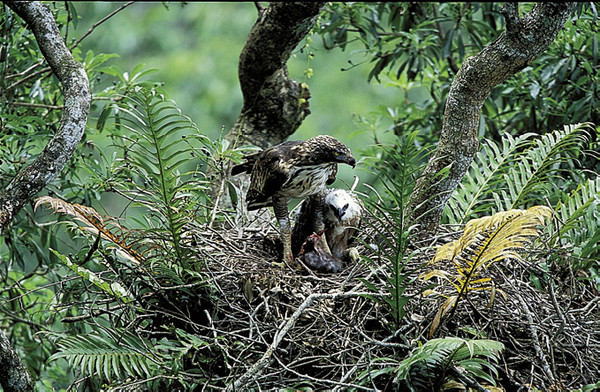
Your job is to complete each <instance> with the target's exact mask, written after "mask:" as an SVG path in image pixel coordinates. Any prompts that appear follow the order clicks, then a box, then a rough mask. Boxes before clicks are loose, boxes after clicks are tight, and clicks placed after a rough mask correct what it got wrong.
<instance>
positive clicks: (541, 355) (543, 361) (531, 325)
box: [515, 293, 556, 385]
mask: <svg viewBox="0 0 600 392" xmlns="http://www.w3.org/2000/svg"><path fill="white" fill-rule="evenodd" d="M515 295H516V297H517V298H518V299H519V301H520V302H521V306H522V309H523V311H524V312H525V317H527V322H528V323H529V330H530V331H531V338H532V343H533V348H534V349H535V353H536V354H537V356H538V359H539V360H540V362H541V365H542V370H543V371H544V373H545V374H546V376H547V377H548V379H549V380H550V382H551V383H552V384H553V385H554V384H556V382H555V380H554V375H553V374H552V371H551V370H550V365H548V361H547V360H546V356H545V355H544V352H543V351H542V348H541V346H540V341H539V339H538V333H537V326H536V324H535V322H534V321H533V316H532V315H531V312H530V311H529V307H528V306H527V303H526V302H525V300H524V299H523V297H521V296H520V295H519V294H518V293H515Z"/></svg>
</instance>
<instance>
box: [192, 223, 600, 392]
mask: <svg viewBox="0 0 600 392" xmlns="http://www.w3.org/2000/svg"><path fill="white" fill-rule="evenodd" d="M447 232H448V233H447V234H449V235H452V234H453V233H452V230H451V229H449V228H447ZM360 235H361V237H362V238H361V239H362V241H361V243H363V244H368V243H369V242H372V241H373V240H372V238H369V237H370V233H368V232H367V231H363V232H362V233H361V234H360ZM446 237H447V236H446ZM201 238H203V242H204V246H205V248H204V249H206V248H207V247H210V248H211V250H210V252H206V254H205V255H203V257H208V258H209V260H208V262H207V272H208V274H209V276H210V278H211V280H212V283H213V284H214V287H215V289H216V292H215V293H214V295H213V305H214V308H213V310H212V311H211V312H210V313H211V316H208V313H209V312H208V311H206V312H205V313H207V318H208V322H207V326H206V328H205V331H204V333H203V334H201V335H203V336H202V338H203V339H206V340H207V341H208V342H211V343H212V345H211V347H212V348H211V350H214V347H218V348H219V349H218V352H214V351H213V352H211V355H212V356H213V357H215V358H217V359H216V360H214V361H213V362H212V363H211V364H210V365H209V367H210V369H209V370H210V374H212V375H213V376H212V378H211V379H210V380H208V382H207V383H206V388H208V389H217V390H218V389H225V386H228V390H248V389H251V390H271V389H279V388H295V389H299V388H304V389H305V390H311V389H312V390H348V389H355V390H359V391H360V390H377V389H380V390H393V389H394V388H397V386H396V385H395V384H394V383H393V381H394V376H395V375H394V373H393V372H390V374H389V375H388V376H386V375H385V374H383V373H382V374H381V375H379V376H378V377H375V375H377V373H376V372H377V371H378V370H384V369H390V368H394V367H395V366H397V364H398V362H399V361H401V360H402V359H403V358H405V357H407V356H408V355H410V353H411V350H413V349H414V348H415V347H417V345H418V342H425V341H426V340H427V335H428V332H429V328H430V325H431V323H432V320H433V318H434V315H435V313H436V312H437V310H438V309H439V307H440V306H441V303H442V302H443V298H441V297H436V298H429V297H423V296H422V295H421V294H422V292H423V289H424V286H425V283H423V282H422V281H421V280H420V279H418V278H417V276H418V274H419V273H421V272H423V271H424V268H426V267H423V266H424V265H425V264H426V261H427V260H428V259H430V258H431V256H432V255H433V251H430V252H428V253H425V254H422V255H421V256H419V257H416V258H414V259H413V260H411V262H410V263H409V265H407V266H406V267H405V271H409V273H414V274H415V275H413V276H409V279H410V280H411V281H412V283H411V284H409V285H408V286H407V290H406V291H405V293H404V295H405V296H407V297H409V298H410V299H409V302H408V304H407V306H406V309H407V314H406V315H405V316H404V317H403V318H402V319H401V320H400V322H399V323H395V322H394V320H393V318H392V317H391V316H390V313H389V311H388V310H387V309H386V308H385V307H384V306H383V305H382V304H381V303H380V302H378V301H374V300H373V297H372V296H376V293H375V292H373V291H372V290H369V289H368V288H367V286H366V285H365V284H364V283H363V282H364V281H367V282H371V283H372V284H374V285H375V287H376V288H377V289H378V290H379V292H380V293H385V292H386V290H387V289H386V287H385V283H384V282H385V279H386V278H387V277H388V272H387V270H386V268H385V267H384V266H376V265H370V264H368V263H367V262H364V261H359V262H355V263H347V264H346V265H345V268H344V269H343V271H342V272H340V273H337V274H326V273H316V272H313V271H311V270H309V269H300V270H298V269H293V268H290V267H288V266H286V265H284V264H281V263H280V262H281V255H280V250H278V248H279V247H280V243H279V242H278V235H277V231H276V230H274V228H273V227H272V226H266V228H264V229H259V228H236V229H234V230H230V231H224V230H218V231H213V232H211V233H203V234H202V236H201ZM446 240H447V239H446ZM442 241H443V240H442ZM358 250H359V253H360V254H362V255H370V256H371V257H373V259H374V260H376V261H377V259H376V257H375V256H374V254H373V251H372V250H371V249H370V248H369V247H368V246H365V245H360V246H358ZM538 256H539V257H543V255H538ZM410 271H413V272H410ZM489 273H490V275H491V277H492V279H493V280H494V282H495V283H496V285H497V287H498V288H499V289H501V290H502V291H503V292H504V293H505V294H506V299H504V298H503V297H502V296H500V295H498V296H497V297H496V299H495V301H494V302H493V304H492V306H491V307H487V305H488V303H489V294H485V293H482V294H474V295H471V296H469V297H468V300H467V301H463V303H462V304H461V306H460V307H459V308H458V309H457V312H456V313H455V314H454V316H453V317H452V318H451V319H449V320H447V322H445V323H443V324H442V326H440V328H439V329H438V330H437V332H436V336H437V337H443V336H461V337H468V338H482V337H485V338H488V339H494V340H497V341H500V342H502V343H503V344H504V345H505V350H504V351H503V353H502V355H501V361H500V363H499V365H498V370H499V380H498V382H499V385H498V386H499V387H502V388H503V389H504V390H510V391H526V390H532V389H533V388H538V389H541V390H548V391H550V390H556V391H561V390H571V389H574V388H580V387H582V386H584V385H588V384H591V383H594V382H597V381H598V380H599V379H600V316H599V312H598V308H599V302H600V297H598V292H597V291H596V289H595V288H594V285H593V283H592V282H590V281H589V280H585V279H581V277H578V276H574V275H573V273H572V272H571V270H570V269H568V268H562V269H558V268H557V269H556V270H555V271H550V272H549V271H541V270H539V269H538V267H537V266H536V265H535V264H525V263H516V262H513V261H505V262H502V263H497V265H496V266H495V267H494V268H493V269H491V270H490V271H489ZM536 277H537V278H540V279H543V280H544V281H543V282H542V287H541V288H540V287H538V288H535V287H534V286H533V285H532V283H531V281H532V278H536ZM413 278H414V279H413ZM407 282H408V280H407ZM369 295H370V296H371V297H369ZM486 307H487V308H486Z"/></svg>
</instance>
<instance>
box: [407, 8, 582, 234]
mask: <svg viewBox="0 0 600 392" xmlns="http://www.w3.org/2000/svg"><path fill="white" fill-rule="evenodd" d="M574 4H575V3H537V4H536V5H535V6H534V7H533V9H532V10H531V11H530V12H529V13H528V14H526V15H524V16H523V17H522V18H519V16H518V12H517V9H516V7H517V5H516V4H515V3H505V5H504V8H503V15H504V16H505V19H506V21H507V24H506V25H507V27H506V31H504V32H503V33H502V34H501V35H500V37H498V39H496V40H495V41H494V42H492V43H491V44H489V45H488V46H486V47H485V48H484V49H483V50H482V51H481V52H480V53H478V54H477V55H475V56H473V57H470V58H468V59H467V60H465V62H464V63H463V65H462V67H461V69H460V71H459V72H458V74H457V75H456V77H455V78H454V80H453V81H452V85H451V87H450V91H449V93H448V98H447V102H446V107H445V110H444V123H443V125H442V130H441V134H440V140H439V143H438V146H437V148H436V150H435V152H434V154H433V155H432V157H431V159H430V160H429V163H428V165H427V167H426V168H425V170H424V172H423V175H422V176H421V178H420V179H419V180H418V182H417V186H416V187H415V191H414V192H413V195H412V197H411V203H410V205H409V207H408V213H409V214H410V216H411V218H412V219H413V221H414V222H416V223H418V224H419V237H420V238H421V239H426V238H428V237H430V236H431V235H432V234H434V233H435V231H436V230H437V228H438V226H439V223H440V221H441V218H442V214H443V211H444V208H445V206H446V203H447V202H448V199H449V198H450V196H451V195H452V192H453V191H454V190H455V189H456V187H457V186H458V185H459V183H460V181H461V179H462V178H463V176H464V175H465V173H466V172H467V170H468V169H469V166H470V165H471V163H472V161H473V159H474V157H475V154H476V153H477V151H478V149H479V140H478V126H479V116H480V114H481V107H482V106H483V104H484V102H485V100H486V99H487V97H488V95H489V94H490V92H491V90H492V89H493V88H494V87H495V86H496V85H498V84H500V83H503V82H505V81H506V80H507V79H508V78H510V77H511V76H513V75H514V74H516V73H517V72H519V71H521V70H522V69H524V68H525V67H527V66H528V65H529V64H531V63H532V62H533V61H534V60H535V59H536V58H537V57H538V56H539V55H540V54H542V53H543V52H544V51H545V50H546V49H547V48H548V46H549V45H550V44H551V43H552V42H553V41H554V39H555V38H556V36H557V35H558V32H559V31H560V30H561V29H562V27H563V26H564V24H565V22H566V20H567V18H568V16H569V15H570V13H571V12H572V10H573V9H574ZM444 170H447V172H446V173H444V174H443V175H441V174H440V173H443V172H444Z"/></svg>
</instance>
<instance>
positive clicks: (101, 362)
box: [48, 330, 161, 381]
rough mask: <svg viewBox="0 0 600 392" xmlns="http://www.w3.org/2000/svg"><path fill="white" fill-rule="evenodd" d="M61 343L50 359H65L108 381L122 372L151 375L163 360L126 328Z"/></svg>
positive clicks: (77, 367) (97, 331)
mask: <svg viewBox="0 0 600 392" xmlns="http://www.w3.org/2000/svg"><path fill="white" fill-rule="evenodd" d="M58 346H59V351H58V352H56V353H54V354H53V355H52V356H51V357H50V358H49V359H48V361H54V360H56V359H59V358H63V359H65V360H66V361H67V362H68V363H69V366H70V367H71V368H73V369H79V370H80V371H81V372H82V373H84V374H86V375H88V376H93V377H99V378H101V379H103V380H107V381H110V380H113V379H114V377H118V378H120V377H122V375H127V376H134V377H151V376H152V375H154V374H153V373H155V372H156V369H157V366H158V365H160V363H161V360H160V358H159V357H158V356H157V355H156V353H154V352H152V351H150V350H149V348H148V347H149V345H148V344H147V343H146V342H145V341H143V339H142V338H140V337H138V336H136V335H133V334H131V333H130V332H127V331H113V332H112V333H108V332H106V331H103V330H96V331H94V332H92V333H89V334H86V335H79V336H71V337H67V338H64V339H61V340H60V341H59V342H58Z"/></svg>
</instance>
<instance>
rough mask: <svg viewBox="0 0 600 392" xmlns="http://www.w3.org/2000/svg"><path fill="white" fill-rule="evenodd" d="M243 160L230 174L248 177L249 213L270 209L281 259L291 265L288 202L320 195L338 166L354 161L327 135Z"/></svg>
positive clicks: (317, 227)
mask: <svg viewBox="0 0 600 392" xmlns="http://www.w3.org/2000/svg"><path fill="white" fill-rule="evenodd" d="M244 159H245V160H246V162H244V163H241V164H239V165H236V166H234V167H233V168H232V170H231V174H232V175H236V174H239V173H244V172H245V173H249V174H250V187H249V188H248V193H247V194H246V202H247V203H248V210H249V211H252V210H257V209H259V208H263V207H269V206H272V207H273V211H274V212H275V217H276V218H277V221H278V222H279V227H280V232H281V240H282V242H283V259H284V261H287V262H290V263H292V264H293V263H294V256H293V253H292V245H291V236H292V231H291V225H290V219H289V214H288V202H289V200H290V199H291V198H304V197H310V196H314V195H317V194H319V193H321V192H323V191H324V190H325V187H326V186H327V185H329V184H332V183H333V182H334V181H335V177H336V174H337V164H338V163H346V164H348V165H351V166H352V167H354V165H355V164H356V160H355V159H354V157H353V156H352V153H351V152H350V149H349V148H348V147H346V146H345V145H344V144H342V143H341V142H340V141H338V140H337V139H335V138H333V137H331V136H328V135H319V136H315V137H313V138H310V139H308V140H306V141H288V142H283V143H281V144H278V145H276V146H273V147H270V148H267V149H266V150H264V151H261V152H258V153H254V154H250V155H247V156H245V157H244ZM317 199H318V200H322V198H321V197H319V198H317ZM314 226H315V227H314V229H315V232H320V231H322V230H323V228H324V226H323V220H322V218H321V219H316V220H315V222H314Z"/></svg>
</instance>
